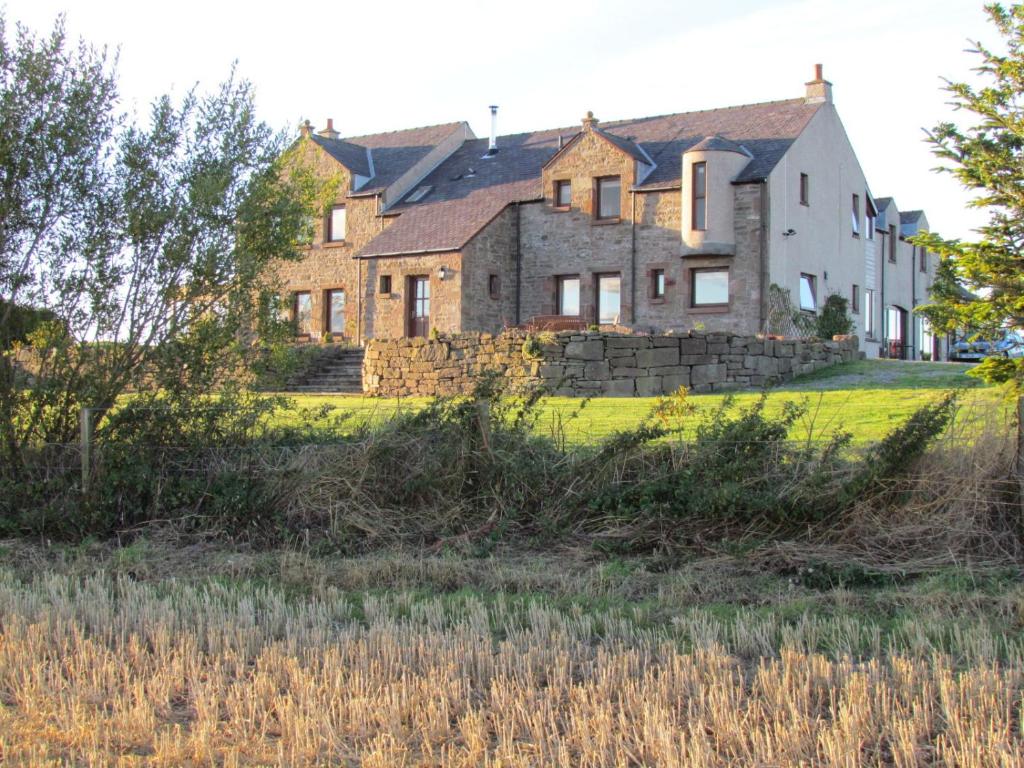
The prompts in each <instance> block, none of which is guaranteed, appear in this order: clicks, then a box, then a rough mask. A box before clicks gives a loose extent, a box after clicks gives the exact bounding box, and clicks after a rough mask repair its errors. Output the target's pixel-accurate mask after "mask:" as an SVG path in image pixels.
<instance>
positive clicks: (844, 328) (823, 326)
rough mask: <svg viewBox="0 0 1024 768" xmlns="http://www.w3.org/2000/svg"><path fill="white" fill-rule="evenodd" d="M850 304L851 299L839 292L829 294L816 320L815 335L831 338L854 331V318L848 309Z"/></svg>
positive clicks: (820, 337) (821, 337)
mask: <svg viewBox="0 0 1024 768" xmlns="http://www.w3.org/2000/svg"><path fill="white" fill-rule="evenodd" d="M849 304H850V303H849V301H848V300H847V299H845V298H844V297H842V296H840V295H839V294H838V293H830V294H829V295H828V298H826V299H825V303H824V304H823V305H822V307H821V314H819V315H818V317H817V320H816V327H815V335H816V336H817V337H818V338H819V339H831V338H832V337H833V336H845V335H846V334H848V333H853V329H854V323H853V318H851V317H850V315H849V312H848V311H847V310H848V308H849Z"/></svg>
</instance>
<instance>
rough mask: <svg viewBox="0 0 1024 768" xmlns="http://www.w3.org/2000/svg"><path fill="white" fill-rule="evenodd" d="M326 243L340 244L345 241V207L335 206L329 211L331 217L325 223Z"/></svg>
mask: <svg viewBox="0 0 1024 768" xmlns="http://www.w3.org/2000/svg"><path fill="white" fill-rule="evenodd" d="M327 224H328V226H327V241H328V242H331V243H340V242H344V240H345V206H344V205H336V206H334V207H333V208H332V209H331V217H330V219H328V221H327Z"/></svg>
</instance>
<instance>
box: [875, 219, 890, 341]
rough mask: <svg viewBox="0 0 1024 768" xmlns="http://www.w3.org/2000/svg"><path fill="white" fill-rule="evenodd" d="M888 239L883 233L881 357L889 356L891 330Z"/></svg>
mask: <svg viewBox="0 0 1024 768" xmlns="http://www.w3.org/2000/svg"><path fill="white" fill-rule="evenodd" d="M887 237H889V233H888V232H882V258H881V259H879V263H880V264H881V265H882V285H881V290H879V294H880V296H879V297H878V305H879V306H880V307H881V308H882V322H881V326H882V349H881V354H879V357H888V356H889V349H888V345H889V339H888V335H889V328H888V326H887V324H886V323H887V321H888V315H889V313H888V311H887V310H886V308H885V262H887V261H888V260H889V255H888V254H887V253H886V252H885V241H886V238H887ZM889 247H890V248H892V243H889Z"/></svg>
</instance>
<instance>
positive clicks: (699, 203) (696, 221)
mask: <svg viewBox="0 0 1024 768" xmlns="http://www.w3.org/2000/svg"><path fill="white" fill-rule="evenodd" d="M693 228H694V229H707V228H708V164H707V163H694V164H693Z"/></svg>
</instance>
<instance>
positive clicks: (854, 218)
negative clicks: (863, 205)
mask: <svg viewBox="0 0 1024 768" xmlns="http://www.w3.org/2000/svg"><path fill="white" fill-rule="evenodd" d="M851 224H852V227H853V236H854V237H860V195H854V196H853V210H852V211H851Z"/></svg>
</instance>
